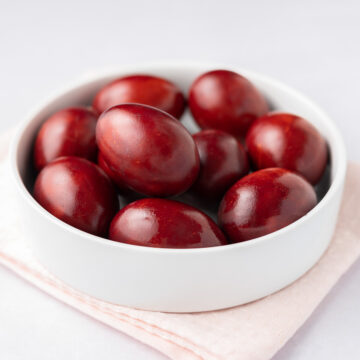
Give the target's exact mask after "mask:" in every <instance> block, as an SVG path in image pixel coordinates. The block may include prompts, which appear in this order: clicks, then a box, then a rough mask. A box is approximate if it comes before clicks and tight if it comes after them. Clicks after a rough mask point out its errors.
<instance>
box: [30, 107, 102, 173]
mask: <svg viewBox="0 0 360 360" xmlns="http://www.w3.org/2000/svg"><path fill="white" fill-rule="evenodd" d="M96 122H97V115H96V114H95V112H94V111H93V110H90V109H87V108H82V107H73V108H67V109H63V110H60V111H58V112H56V113H55V114H53V115H52V116H51V117H50V118H48V119H47V120H46V121H45V122H44V124H43V125H42V126H41V128H40V130H39V133H38V135H37V137H36V140H35V147H34V163H35V167H36V169H37V170H41V169H42V168H43V167H44V166H45V165H47V164H48V163H49V162H51V161H53V160H54V159H56V158H58V157H60V156H79V157H83V158H86V159H88V160H93V161H94V160H96V153H97V147H96V140H95V128H96Z"/></svg>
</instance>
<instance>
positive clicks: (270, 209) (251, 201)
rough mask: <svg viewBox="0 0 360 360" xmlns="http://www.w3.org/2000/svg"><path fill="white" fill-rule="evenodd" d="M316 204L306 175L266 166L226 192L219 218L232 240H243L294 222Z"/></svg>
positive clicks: (221, 225) (313, 192) (314, 195)
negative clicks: (266, 167) (304, 176)
mask: <svg viewBox="0 0 360 360" xmlns="http://www.w3.org/2000/svg"><path fill="white" fill-rule="evenodd" d="M316 203H317V198H316V194H315V191H314V189H313V187H312V186H311V185H310V184H309V183H308V182H307V181H306V180H305V179H304V178H303V177H301V176H299V175H297V174H295V173H293V172H291V171H288V170H285V169H280V168H269V169H263V170H259V171H256V172H254V173H252V174H250V175H247V176H245V177H244V178H242V179H241V180H239V181H238V182H237V183H236V184H235V185H233V186H232V187H231V188H230V190H228V191H227V193H226V194H225V196H224V198H223V200H222V201H221V204H220V208H219V214H218V220H219V224H220V227H221V228H222V229H223V230H224V232H225V233H226V234H227V236H228V239H229V240H230V241H231V242H234V243H235V242H241V241H245V240H250V239H254V238H257V237H260V236H263V235H266V234H269V233H271V232H273V231H276V230H279V229H281V228H283V227H285V226H287V225H289V224H291V223H293V222H294V221H296V220H297V219H299V218H301V217H302V216H304V215H305V214H306V213H307V212H309V211H310V210H311V209H312V208H313V207H314V206H315V205H316ZM289 240H290V239H289Z"/></svg>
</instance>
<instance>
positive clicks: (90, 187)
mask: <svg viewBox="0 0 360 360" xmlns="http://www.w3.org/2000/svg"><path fill="white" fill-rule="evenodd" d="M34 198H35V199H36V200H37V201H38V203H39V204H40V205H41V206H42V207H44V208H45V209H46V210H47V211H49V212H50V213H51V214H52V215H54V216H56V217H57V218H58V219H60V220H62V221H64V222H66V223H67V224H69V225H72V226H74V227H76V228H78V229H80V230H83V231H86V232H88V233H91V234H94V235H99V236H106V235H107V233H108V228H109V225H110V222H111V220H112V218H113V217H114V215H115V214H116V212H117V211H118V209H119V203H118V200H117V195H116V192H115V189H114V186H113V184H112V183H111V181H110V179H109V178H108V177H107V175H106V174H105V173H104V172H103V171H102V170H101V169H100V168H99V167H98V166H97V165H95V164H93V163H91V162H90V161H88V160H86V159H82V158H79V157H73V156H66V157H61V158H58V159H56V160H54V161H53V162H51V163H50V164H48V165H46V166H45V167H44V168H43V169H42V170H41V172H40V173H39V175H38V176H37V178H36V181H35V186H34ZM50 236H51V235H50Z"/></svg>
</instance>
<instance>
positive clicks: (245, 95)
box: [189, 70, 269, 138]
mask: <svg viewBox="0 0 360 360" xmlns="http://www.w3.org/2000/svg"><path fill="white" fill-rule="evenodd" d="M189 106H190V110H191V112H192V114H193V116H194V118H195V120H196V122H197V123H198V124H199V126H200V127H201V128H202V129H209V128H213V129H219V130H223V131H226V132H228V133H230V134H232V135H234V136H236V137H238V138H244V137H245V134H246V131H247V130H248V128H249V126H250V125H251V123H252V122H253V121H254V120H255V119H256V118H258V117H259V116H262V115H264V114H265V113H267V112H268V110H269V109H268V105H267V103H266V100H265V98H264V97H263V96H262V94H261V93H260V92H259V91H258V90H257V89H256V88H255V86H254V85H253V84H252V83H251V82H250V81H249V80H247V79H246V78H245V77H243V76H241V75H239V74H237V73H235V72H232V71H228V70H214V71H210V72H207V73H205V74H203V75H201V76H200V77H198V78H197V79H196V80H195V81H194V83H193V84H192V86H191V88H190V92H189Z"/></svg>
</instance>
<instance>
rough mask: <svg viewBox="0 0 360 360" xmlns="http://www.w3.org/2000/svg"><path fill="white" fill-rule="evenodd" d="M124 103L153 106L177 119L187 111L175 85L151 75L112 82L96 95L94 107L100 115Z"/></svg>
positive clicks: (132, 76)
mask: <svg viewBox="0 0 360 360" xmlns="http://www.w3.org/2000/svg"><path fill="white" fill-rule="evenodd" d="M124 103H137V104H144V105H149V106H153V107H156V108H158V109H160V110H163V111H165V112H167V113H169V114H170V115H172V116H174V117H175V118H177V119H179V118H180V117H181V115H182V113H183V112H184V109H185V98H184V95H183V94H182V93H181V91H180V89H179V88H178V87H177V86H176V85H175V84H173V83H172V82H170V81H168V80H165V79H162V78H159V77H156V76H150V75H131V76H125V77H122V78H120V79H116V80H114V81H112V82H111V83H110V84H108V85H106V86H104V87H103V88H102V89H101V90H100V91H99V92H98V93H97V94H96V96H95V98H94V101H93V107H94V109H95V110H96V111H97V112H98V113H99V114H100V113H102V112H103V111H105V110H107V109H109V108H110V107H112V106H115V105H119V104H124Z"/></svg>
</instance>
